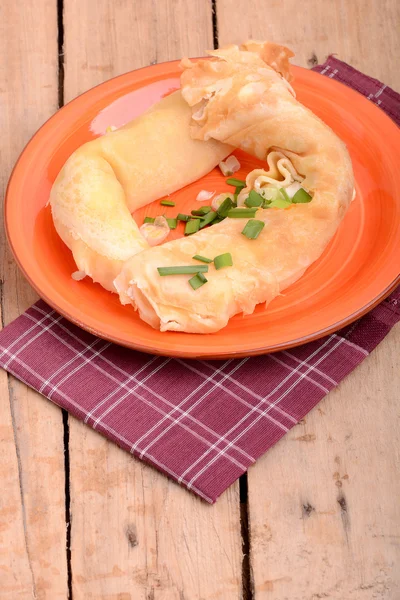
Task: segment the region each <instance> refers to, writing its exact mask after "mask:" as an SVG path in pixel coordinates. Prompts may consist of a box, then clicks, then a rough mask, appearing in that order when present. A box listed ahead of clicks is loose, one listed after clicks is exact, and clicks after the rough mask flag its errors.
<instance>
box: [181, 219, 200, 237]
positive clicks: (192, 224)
mask: <svg viewBox="0 0 400 600" xmlns="http://www.w3.org/2000/svg"><path fill="white" fill-rule="evenodd" d="M199 229H200V220H199V219H190V221H188V222H187V223H186V226H185V235H192V233H196V231H198V230H199Z"/></svg>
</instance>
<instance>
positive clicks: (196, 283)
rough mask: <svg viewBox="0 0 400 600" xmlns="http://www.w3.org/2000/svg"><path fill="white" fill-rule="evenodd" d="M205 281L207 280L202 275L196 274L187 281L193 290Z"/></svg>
mask: <svg viewBox="0 0 400 600" xmlns="http://www.w3.org/2000/svg"><path fill="white" fill-rule="evenodd" d="M207 281H208V279H206V277H204V275H203V273H197V275H195V276H194V277H191V278H190V279H189V283H190V285H191V286H192V288H193V289H194V290H197V288H199V287H201V286H202V285H204V284H205V283H207Z"/></svg>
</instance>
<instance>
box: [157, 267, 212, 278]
mask: <svg viewBox="0 0 400 600" xmlns="http://www.w3.org/2000/svg"><path fill="white" fill-rule="evenodd" d="M157 271H158V273H159V275H161V277H165V276H166V275H192V274H193V273H207V271H208V267H207V265H186V266H183V267H158V268H157Z"/></svg>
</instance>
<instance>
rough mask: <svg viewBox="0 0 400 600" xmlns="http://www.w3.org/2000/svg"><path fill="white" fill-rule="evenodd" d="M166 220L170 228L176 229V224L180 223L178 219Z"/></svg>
mask: <svg viewBox="0 0 400 600" xmlns="http://www.w3.org/2000/svg"><path fill="white" fill-rule="evenodd" d="M166 221H167V223H168V226H169V228H170V229H176V226H177V225H178V220H177V219H166Z"/></svg>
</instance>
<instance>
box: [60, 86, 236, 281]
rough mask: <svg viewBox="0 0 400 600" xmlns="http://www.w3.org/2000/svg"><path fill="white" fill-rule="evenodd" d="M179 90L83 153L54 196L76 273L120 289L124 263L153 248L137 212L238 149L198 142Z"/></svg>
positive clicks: (67, 167)
mask: <svg viewBox="0 0 400 600" xmlns="http://www.w3.org/2000/svg"><path fill="white" fill-rule="evenodd" d="M190 120H191V109H190V108H189V106H188V104H187V103H186V102H185V101H184V100H183V99H182V96H181V93H180V91H177V92H174V93H173V94H171V95H169V96H167V97H166V98H164V99H162V100H161V101H160V102H158V103H157V104H156V105H154V106H153V107H152V108H151V109H150V110H148V111H147V112H146V113H144V114H143V115H142V116H140V117H139V118H137V119H135V120H133V121H132V122H130V123H128V124H127V125H125V126H124V127H122V128H121V129H118V130H117V131H114V132H112V133H108V134H106V135H104V136H101V137H99V138H97V139H95V140H93V141H90V142H88V143H86V144H84V145H83V146H81V147H80V148H78V149H77V150H76V151H75V152H74V153H73V154H72V156H71V157H70V158H69V159H68V160H67V162H66V163H65V165H64V167H63V168H62V170H61V171H60V173H59V175H58V177H57V179H56V181H55V183H54V185H53V188H52V190H51V195H50V205H51V210H52V215H53V221H54V225H55V227H56V230H57V232H58V234H59V235H60V236H61V238H62V239H63V241H64V242H65V244H66V245H67V246H68V247H69V248H70V249H71V251H72V253H73V256H74V259H75V262H76V265H77V269H78V270H79V271H83V272H84V273H86V274H87V275H88V276H89V277H91V278H92V279H93V281H95V282H98V283H100V284H101V285H102V286H103V287H105V288H106V289H108V290H110V291H114V292H115V289H114V286H113V280H114V279H115V277H116V276H117V275H118V273H120V271H121V268H122V266H123V264H124V262H125V261H126V260H127V259H128V258H129V257H131V256H133V255H135V254H137V253H138V252H141V251H143V250H146V249H147V248H148V247H149V246H148V244H147V242H146V240H145V239H144V237H143V236H142V235H141V233H140V231H139V228H138V226H137V224H136V223H135V221H134V219H133V218H132V216H131V212H133V211H134V210H136V209H138V208H140V207H141V206H144V205H146V204H148V203H150V202H152V201H153V200H156V199H157V198H160V197H162V196H165V195H167V194H170V193H172V192H174V191H175V190H178V189H180V188H182V187H184V186H185V185H187V184H189V183H191V182H193V181H196V180H197V179H199V178H200V177H202V176H203V175H205V174H206V173H208V172H209V171H211V169H213V168H214V167H215V166H216V165H217V164H218V163H219V162H220V161H221V160H223V159H224V158H225V157H226V156H227V155H228V154H230V152H231V151H232V148H231V147H230V146H227V145H225V144H222V143H220V142H217V141H215V140H210V141H208V142H204V141H199V140H195V139H192V137H191V136H190V133H189V124H190Z"/></svg>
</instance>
